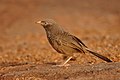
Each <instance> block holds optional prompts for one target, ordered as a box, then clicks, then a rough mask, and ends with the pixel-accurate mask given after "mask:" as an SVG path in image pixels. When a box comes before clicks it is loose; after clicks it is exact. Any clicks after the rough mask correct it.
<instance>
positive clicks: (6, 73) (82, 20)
mask: <svg viewBox="0 0 120 80" xmlns="http://www.w3.org/2000/svg"><path fill="white" fill-rule="evenodd" d="M119 3H120V1H119V0H109V1H108V0H73V1H72V0H51V1H50V0H1V1H0V80H65V79H66V80H120V4H119ZM45 18H52V19H54V20H55V21H56V22H58V23H59V24H60V25H61V26H62V27H63V28H64V29H65V30H67V31H69V32H70V33H72V34H74V35H76V36H77V37H79V38H80V39H81V40H82V41H83V42H84V43H85V44H86V45H87V46H88V47H89V48H91V49H93V50H94V51H97V52H98V53H100V54H102V55H104V56H106V57H108V58H110V59H111V60H112V61H113V62H112V63H106V62H104V61H103V60H101V59H99V58H97V57H95V56H93V55H91V54H89V53H86V54H80V55H79V56H78V57H77V58H76V60H75V61H70V62H69V64H70V65H71V66H69V67H53V65H54V64H60V63H61V62H63V61H64V59H63V56H62V55H61V54H58V53H57V52H56V51H55V50H54V49H52V47H51V46H50V44H49V43H48V41H47V39H46V35H45V31H44V29H43V27H41V26H40V25H38V24H36V23H35V22H36V21H38V20H43V19H45Z"/></svg>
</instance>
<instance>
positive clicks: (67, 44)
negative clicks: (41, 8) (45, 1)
mask: <svg viewBox="0 0 120 80" xmlns="http://www.w3.org/2000/svg"><path fill="white" fill-rule="evenodd" d="M37 23H40V24H41V25H42V26H43V27H44V29H45V31H46V34H47V38H48V41H49V43H50V44H51V46H52V47H53V48H54V49H55V50H56V51H57V52H59V53H62V54H65V55H67V56H69V57H70V58H69V60H70V59H71V58H72V56H73V54H74V53H86V52H89V53H91V54H93V55H95V56H97V57H98V58H100V59H102V60H104V61H106V62H112V61H111V60H110V59H108V58H107V57H104V56H102V55H100V54H98V53H96V52H94V51H92V50H90V49H89V48H88V47H87V46H86V45H85V44H84V43H83V42H82V41H81V40H80V39H79V38H77V37H75V36H74V35H72V34H70V33H68V32H66V31H64V30H63V29H62V28H61V27H60V26H59V25H58V24H57V23H56V22H55V21H54V20H52V19H46V20H43V21H38V22H37ZM69 60H67V61H66V62H65V63H64V64H63V65H65V64H66V63H67V62H68V61H69Z"/></svg>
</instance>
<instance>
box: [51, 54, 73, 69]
mask: <svg viewBox="0 0 120 80" xmlns="http://www.w3.org/2000/svg"><path fill="white" fill-rule="evenodd" d="M70 59H72V56H71V57H69V58H68V59H67V60H66V61H65V62H64V63H62V64H60V65H54V66H53V67H56V66H59V67H62V66H69V64H67V62H68V61H69V60H70Z"/></svg>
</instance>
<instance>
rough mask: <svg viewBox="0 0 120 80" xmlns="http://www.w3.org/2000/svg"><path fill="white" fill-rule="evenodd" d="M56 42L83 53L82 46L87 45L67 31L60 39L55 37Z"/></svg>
mask: <svg viewBox="0 0 120 80" xmlns="http://www.w3.org/2000/svg"><path fill="white" fill-rule="evenodd" d="M57 42H58V44H60V45H62V46H66V47H70V48H73V49H75V50H77V51H79V52H83V53H85V52H84V47H87V46H85V44H84V43H83V42H82V41H81V40H79V39H78V38H77V37H75V36H73V35H71V34H69V33H66V34H64V36H62V37H61V39H60V40H59V39H57Z"/></svg>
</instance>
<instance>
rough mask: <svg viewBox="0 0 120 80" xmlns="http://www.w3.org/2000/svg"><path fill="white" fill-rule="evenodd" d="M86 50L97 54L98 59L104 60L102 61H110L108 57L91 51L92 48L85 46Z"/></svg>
mask: <svg viewBox="0 0 120 80" xmlns="http://www.w3.org/2000/svg"><path fill="white" fill-rule="evenodd" d="M86 50H87V51H88V52H89V53H91V54H93V55H95V56H97V57H98V58H100V59H102V60H104V61H106V62H112V61H111V60H110V59H108V58H107V57H105V56H102V55H100V54H98V53H96V52H93V51H92V50H89V49H88V48H86Z"/></svg>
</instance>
